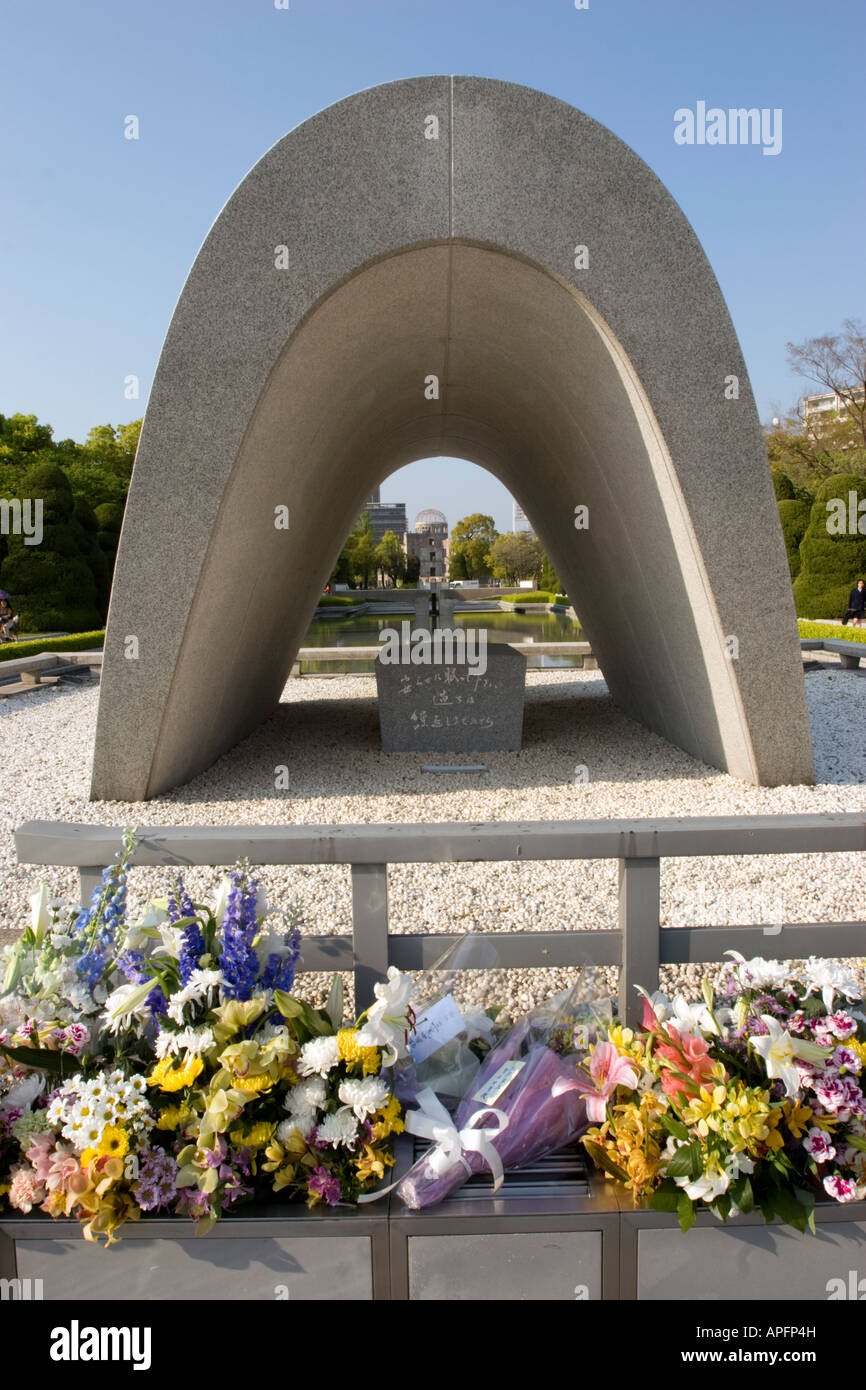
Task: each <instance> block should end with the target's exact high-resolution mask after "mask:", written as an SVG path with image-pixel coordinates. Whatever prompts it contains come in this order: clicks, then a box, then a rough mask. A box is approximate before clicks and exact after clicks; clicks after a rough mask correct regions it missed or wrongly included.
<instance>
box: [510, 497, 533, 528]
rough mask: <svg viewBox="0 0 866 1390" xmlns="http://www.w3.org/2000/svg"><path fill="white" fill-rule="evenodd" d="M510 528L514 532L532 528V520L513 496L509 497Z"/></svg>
mask: <svg viewBox="0 0 866 1390" xmlns="http://www.w3.org/2000/svg"><path fill="white" fill-rule="evenodd" d="M511 529H512V531H514V532H515V533H517V532H518V531H531V530H532V522H531V521H530V520H529V517H528V516H527V515H526V512H525V511H524V510H523V508H522V507H521V505H520V503H519V502H517V501H515V500H514V498H512V499H511Z"/></svg>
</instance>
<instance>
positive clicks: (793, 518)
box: [779, 497, 812, 579]
mask: <svg viewBox="0 0 866 1390" xmlns="http://www.w3.org/2000/svg"><path fill="white" fill-rule="evenodd" d="M811 512H812V508H811V506H810V504H809V503H808V502H801V501H799V500H798V499H797V498H795V497H786V498H783V499H782V500H781V501H780V502H779V520H780V521H781V523H782V535H783V536H784V537H785V549H786V550H787V552H788V568H789V569H790V571H791V578H792V579H796V578H797V575H798V574H799V573H800V564H801V561H800V542H801V541H802V539H803V537H804V536H805V534H806V528H807V527H808V525H809V517H810V515H811Z"/></svg>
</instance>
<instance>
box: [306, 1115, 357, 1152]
mask: <svg viewBox="0 0 866 1390" xmlns="http://www.w3.org/2000/svg"><path fill="white" fill-rule="evenodd" d="M357 1141H358V1121H357V1120H356V1119H355V1116H354V1115H353V1114H352V1112H351V1110H350V1109H349V1108H348V1106H344V1107H343V1109H342V1110H338V1111H337V1113H336V1115H326V1116H325V1118H324V1119H323V1120H322V1121H321V1122H320V1123H319V1124H318V1125H317V1126H316V1143H317V1144H332V1145H333V1146H334V1148H337V1147H341V1148H346V1149H353V1148H354V1147H355V1144H356V1143H357Z"/></svg>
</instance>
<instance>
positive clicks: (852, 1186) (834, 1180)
mask: <svg viewBox="0 0 866 1390" xmlns="http://www.w3.org/2000/svg"><path fill="white" fill-rule="evenodd" d="M824 1190H825V1191H826V1192H829V1194H830V1196H831V1197H835V1198H836V1201H837V1202H856V1201H857V1184H856V1183H855V1182H854V1181H853V1180H852V1179H851V1178H842V1177H840V1176H839V1174H838V1173H834V1174H833V1175H832V1176H831V1177H828V1178H825V1179H824Z"/></svg>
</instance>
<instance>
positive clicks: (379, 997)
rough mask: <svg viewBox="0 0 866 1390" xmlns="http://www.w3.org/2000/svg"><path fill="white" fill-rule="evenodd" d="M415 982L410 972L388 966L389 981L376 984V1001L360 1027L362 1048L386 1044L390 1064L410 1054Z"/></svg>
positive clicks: (359, 1041)
mask: <svg viewBox="0 0 866 1390" xmlns="http://www.w3.org/2000/svg"><path fill="white" fill-rule="evenodd" d="M414 988H415V987H414V985H413V983H412V978H411V976H410V975H404V974H402V973H401V972H400V971H399V970H398V969H397V968H396V966H394V965H389V966H388V983H387V984H384V985H374V986H373V992H374V994H375V995H376V1002H375V1004H371V1005H370V1007H369V1009H368V1010H367V1017H366V1021H365V1023H364V1024H363V1026H362V1027H361V1028H359V1029H358V1035H357V1038H356V1042H357V1043H358V1046H359V1047H383V1048H385V1049H386V1052H387V1054H388V1055H387V1056H386V1058H385V1060H386V1062H387V1064H388V1065H389V1066H390V1065H391V1063H393V1062H396V1061H398V1060H399V1059H400V1058H402V1057H405V1056H407V1054H408V1050H409V1049H408V1047H407V1045H406V1044H407V1038H408V1034H409V1028H410V1026H411V1025H410V1021H409V1013H410V1011H411V999H412V994H413V992H414Z"/></svg>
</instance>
